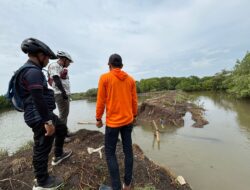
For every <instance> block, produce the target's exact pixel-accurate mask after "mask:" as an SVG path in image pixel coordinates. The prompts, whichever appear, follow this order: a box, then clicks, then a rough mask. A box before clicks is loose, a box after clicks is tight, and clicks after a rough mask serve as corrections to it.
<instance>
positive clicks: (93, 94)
mask: <svg viewBox="0 0 250 190" xmlns="http://www.w3.org/2000/svg"><path fill="white" fill-rule="evenodd" d="M96 96H97V88H91V89H89V90H87V91H86V92H80V93H72V94H71V98H72V100H82V99H88V98H96Z"/></svg>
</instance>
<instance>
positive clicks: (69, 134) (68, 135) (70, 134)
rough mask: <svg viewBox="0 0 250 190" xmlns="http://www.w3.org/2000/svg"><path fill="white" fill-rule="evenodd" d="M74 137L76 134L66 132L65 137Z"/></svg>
mask: <svg viewBox="0 0 250 190" xmlns="http://www.w3.org/2000/svg"><path fill="white" fill-rule="evenodd" d="M75 135H76V132H68V133H67V135H66V137H72V136H75Z"/></svg>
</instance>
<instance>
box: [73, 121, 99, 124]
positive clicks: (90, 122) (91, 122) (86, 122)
mask: <svg viewBox="0 0 250 190" xmlns="http://www.w3.org/2000/svg"><path fill="white" fill-rule="evenodd" d="M77 124H81V125H84V124H86V125H95V124H96V122H93V121H78V122H77Z"/></svg>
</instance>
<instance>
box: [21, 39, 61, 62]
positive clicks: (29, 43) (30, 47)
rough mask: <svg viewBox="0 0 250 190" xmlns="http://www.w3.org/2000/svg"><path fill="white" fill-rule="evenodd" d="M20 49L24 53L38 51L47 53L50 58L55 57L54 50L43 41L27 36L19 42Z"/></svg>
mask: <svg viewBox="0 0 250 190" xmlns="http://www.w3.org/2000/svg"><path fill="white" fill-rule="evenodd" d="M21 49H22V51H23V52H24V53H39V52H42V53H44V54H45V55H48V56H49V57H50V59H57V57H56V55H55V54H54V52H53V51H52V50H51V49H50V48H49V46H47V45H46V44H45V43H43V42H41V41H40V40H37V39H35V38H27V39H25V40H24V41H23V42H22V44H21Z"/></svg>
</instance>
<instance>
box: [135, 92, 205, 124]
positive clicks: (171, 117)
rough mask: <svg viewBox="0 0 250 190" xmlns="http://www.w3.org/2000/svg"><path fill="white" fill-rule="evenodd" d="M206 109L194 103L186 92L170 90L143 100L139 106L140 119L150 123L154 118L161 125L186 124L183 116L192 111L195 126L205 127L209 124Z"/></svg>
mask: <svg viewBox="0 0 250 190" xmlns="http://www.w3.org/2000/svg"><path fill="white" fill-rule="evenodd" d="M204 111H205V109H204V108H202V107H201V106H199V105H196V104H195V103H192V102H191V101H190V100H189V98H188V96H187V94H185V93H184V92H178V91H168V92H163V93H162V94H156V95H153V97H152V98H149V99H147V100H145V101H144V102H142V103H141V105H140V106H139V108H138V121H139V122H142V123H144V122H146V123H149V122H152V121H153V120H154V121H155V122H156V123H157V124H158V125H160V126H161V125H163V126H184V119H183V117H184V116H185V114H186V113H187V112H190V113H191V114H192V119H193V121H194V122H195V123H194V125H193V126H194V127H203V126H204V125H206V124H208V121H207V120H206V119H205V118H204Z"/></svg>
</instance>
